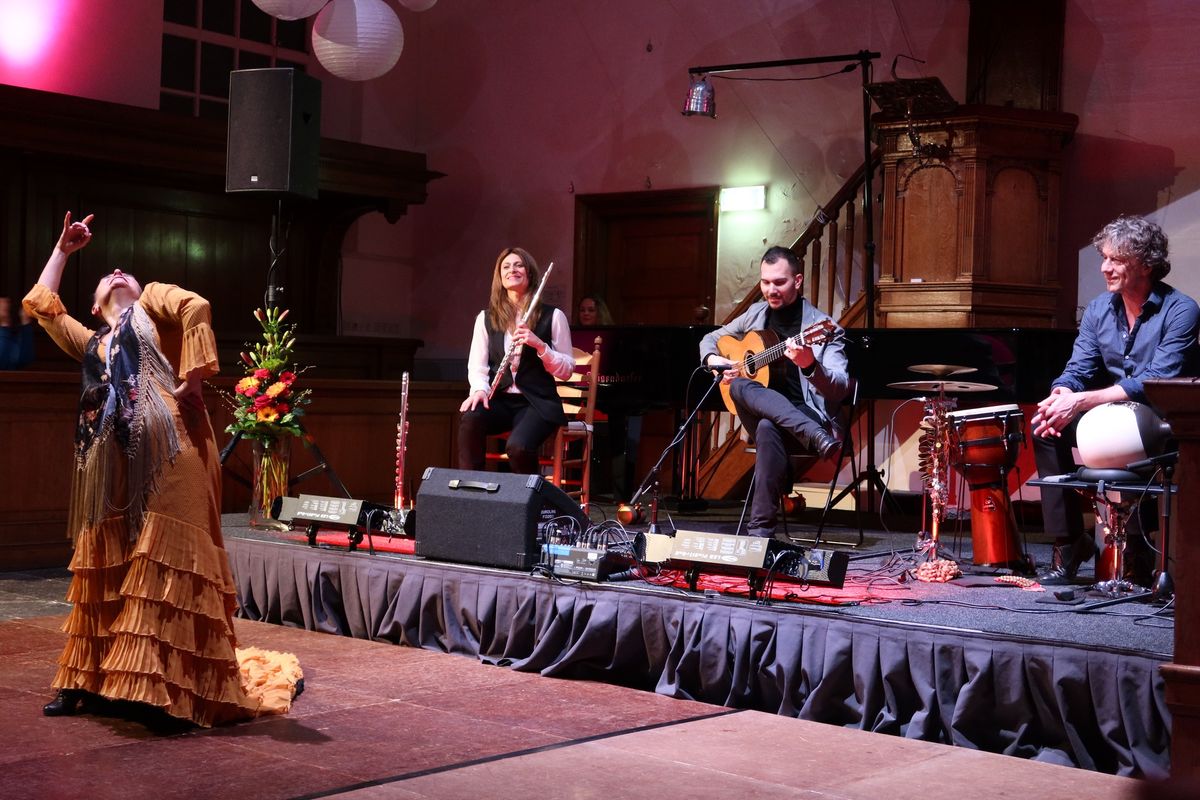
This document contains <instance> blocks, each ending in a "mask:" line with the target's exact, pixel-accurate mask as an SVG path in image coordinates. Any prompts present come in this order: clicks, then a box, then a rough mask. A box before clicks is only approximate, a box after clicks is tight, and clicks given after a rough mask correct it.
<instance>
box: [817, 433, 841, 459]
mask: <svg viewBox="0 0 1200 800" xmlns="http://www.w3.org/2000/svg"><path fill="white" fill-rule="evenodd" d="M812 447H813V450H815V451H816V452H817V455H818V456H820V457H821V458H822V459H825V460H829V459H834V458H837V455H838V452H840V451H841V449H842V443H841V442H839V441H838V440H837V439H836V438H834V437H833V436H831V435H830V434H828V433H826V432H825V431H821V432H820V433H818V434H817V435H816V436H814V437H813V440H812Z"/></svg>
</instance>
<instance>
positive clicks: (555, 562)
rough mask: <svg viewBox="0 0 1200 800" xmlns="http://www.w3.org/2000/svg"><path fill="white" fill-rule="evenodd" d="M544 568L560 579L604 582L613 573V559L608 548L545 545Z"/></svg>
mask: <svg viewBox="0 0 1200 800" xmlns="http://www.w3.org/2000/svg"><path fill="white" fill-rule="evenodd" d="M542 566H543V567H545V568H546V569H547V570H549V571H550V572H551V573H553V574H555V575H557V576H558V577H560V578H578V579H580V580H585V581H602V580H606V579H607V578H608V576H609V574H610V573H611V572H612V567H613V558H612V556H611V554H610V553H609V552H608V548H606V547H605V548H601V547H580V546H577V545H570V544H543V545H542Z"/></svg>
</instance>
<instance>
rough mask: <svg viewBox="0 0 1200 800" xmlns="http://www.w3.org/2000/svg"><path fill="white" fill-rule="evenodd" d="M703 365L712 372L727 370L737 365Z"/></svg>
mask: <svg viewBox="0 0 1200 800" xmlns="http://www.w3.org/2000/svg"><path fill="white" fill-rule="evenodd" d="M701 366H702V367H703V368H704V369H707V370H711V371H712V372H725V371H726V370H730V369H733V368H734V367H735V366H736V365H735V364H702V365H701Z"/></svg>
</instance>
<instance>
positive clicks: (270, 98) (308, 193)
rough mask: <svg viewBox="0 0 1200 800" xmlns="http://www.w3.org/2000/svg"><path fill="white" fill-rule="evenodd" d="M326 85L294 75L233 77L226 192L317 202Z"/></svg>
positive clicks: (239, 73)
mask: <svg viewBox="0 0 1200 800" xmlns="http://www.w3.org/2000/svg"><path fill="white" fill-rule="evenodd" d="M320 147H321V82H320V81H319V80H317V79H316V78H314V77H312V76H311V75H305V74H304V73H303V72H297V71H296V70H294V69H290V68H289V69H239V70H234V71H233V72H230V73H229V129H228V138H227V140H226V146H225V191H227V192H285V193H288V194H294V195H300V196H301V197H309V198H316V196H317V186H318V178H317V165H318V161H319V155H320Z"/></svg>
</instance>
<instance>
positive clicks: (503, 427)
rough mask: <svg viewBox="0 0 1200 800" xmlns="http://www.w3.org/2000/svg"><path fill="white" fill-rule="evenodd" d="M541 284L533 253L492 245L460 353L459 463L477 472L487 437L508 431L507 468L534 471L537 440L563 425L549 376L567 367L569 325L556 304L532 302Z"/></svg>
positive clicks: (561, 374) (571, 362)
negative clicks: (487, 293) (466, 387)
mask: <svg viewBox="0 0 1200 800" xmlns="http://www.w3.org/2000/svg"><path fill="white" fill-rule="evenodd" d="M551 268H553V265H551ZM547 275H549V271H547ZM541 286H542V275H541V272H540V271H539V270H538V266H537V262H536V261H534V259H533V256H531V255H529V253H528V252H527V251H525V250H523V249H521V248H519V247H508V248H505V249H504V250H502V251H500V255H499V256H498V257H497V258H496V267H495V269H494V270H493V272H492V289H491V297H490V300H489V302H488V307H487V308H486V309H484V310H483V311H480V312H479V315H478V316H477V317H476V318H475V329H474V333H473V334H472V337H471V352H470V355H469V356H468V357H467V379H468V381H469V382H470V386H471V390H470V391H471V393H470V395H469V396H468V397H467V399H466V400H464V401H463V404H462V406H460V407H459V411H461V412H462V417H461V418H460V419H459V425H458V467H459V469H471V470H482V469H483V467H484V463H485V447H486V441H487V437H488V436H490V435H494V434H498V433H504V432H506V431H508V432H509V435H508V442H507V443H506V446H505V453H507V455H508V461H509V465H510V467H511V469H512V471H513V472H517V473H526V474H532V473H536V472H537V471H538V449H539V448H540V447H541V445H542V442H544V441H546V439H548V438H549V437H550V436H552V435H553V434H554V432H555V430H557V429H558V427H559V426H560V425H565V424H566V421H567V419H566V415H565V414H564V413H563V407H562V401H561V400H559V398H558V392H557V390H556V388H555V385H554V379H555V378H567V377H569V376H570V374H571V372H572V370H574V368H575V357H574V355H573V354H572V348H571V330H570V327H569V326H568V323H567V317H566V315H565V314H564V313H563V312H562V311H561V310H560V309H558V308H555V307H554V306H550V305H544V304H541V303H539V302H538V301H539V299H540V296H541Z"/></svg>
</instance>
